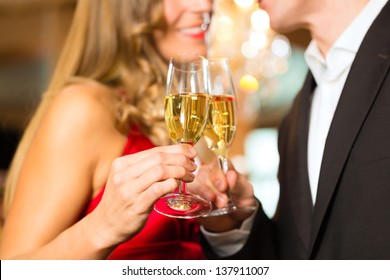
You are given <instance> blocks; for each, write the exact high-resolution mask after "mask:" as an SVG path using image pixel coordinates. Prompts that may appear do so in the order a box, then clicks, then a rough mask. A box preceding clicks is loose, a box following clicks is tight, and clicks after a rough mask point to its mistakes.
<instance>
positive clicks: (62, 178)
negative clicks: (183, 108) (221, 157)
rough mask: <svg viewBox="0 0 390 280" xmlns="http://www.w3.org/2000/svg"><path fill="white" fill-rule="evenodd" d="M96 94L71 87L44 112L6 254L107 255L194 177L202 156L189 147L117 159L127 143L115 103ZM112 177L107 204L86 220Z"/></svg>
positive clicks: (5, 241) (9, 226) (6, 236)
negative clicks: (99, 189)
mask: <svg viewBox="0 0 390 280" xmlns="http://www.w3.org/2000/svg"><path fill="white" fill-rule="evenodd" d="M96 91H99V90H97V89H96V88H94V86H84V85H75V86H70V87H69V88H67V89H65V90H64V92H62V93H61V94H60V95H59V96H57V97H56V98H55V100H54V101H53V104H52V106H51V107H50V108H49V109H48V112H47V113H46V115H45V116H44V118H43V120H42V122H41V125H40V126H39V128H38V130H37V132H36V134H35V136H34V138H33V141H32V143H31V146H30V148H29V150H28V152H27V154H26V158H25V160H24V163H23V167H22V170H21V173H20V176H19V178H18V183H17V186H16V193H15V198H14V201H13V205H12V207H11V209H10V211H9V215H8V216H7V218H6V223H5V226H4V230H3V236H2V240H1V242H2V245H1V258H2V259H6V258H23V259H29V258H36V259H101V258H106V257H107V256H108V255H109V254H110V252H111V251H112V250H113V249H114V248H115V247H116V246H117V245H118V244H119V243H121V242H123V241H125V240H127V239H129V238H131V237H133V236H134V235H135V234H136V233H137V232H139V231H140V230H141V229H142V227H143V225H144V223H145V222H146V219H147V217H148V215H149V213H150V211H151V210H152V208H153V203H154V201H155V200H156V199H158V198H159V197H160V196H161V195H164V194H165V193H168V192H170V191H173V190H174V189H175V188H176V187H177V181H176V180H175V179H171V178H176V179H183V180H186V181H191V180H193V175H192V173H191V172H193V171H194V170H195V166H194V164H193V161H192V159H193V157H194V156H195V154H196V153H195V152H194V151H193V150H192V149H189V148H186V147H181V146H169V147H165V148H155V149H151V150H148V151H145V152H141V153H138V154H135V155H131V156H125V157H121V158H118V159H116V160H114V161H113V163H112V164H111V162H112V160H111V159H113V158H114V157H113V156H112V155H113V154H115V153H116V150H117V153H119V154H120V152H121V150H122V149H123V145H124V141H123V139H122V138H121V137H119V136H118V133H117V132H115V129H114V125H113V123H114V120H113V115H112V110H107V108H109V109H110V107H109V106H111V103H110V102H106V100H105V98H104V97H102V96H104V95H102V94H100V93H97V92H96ZM107 106H108V107H107ZM120 139H122V141H121V140H120ZM113 143H119V144H113ZM109 159H110V160H109ZM107 178H108V181H107V186H106V190H105V194H104V196H103V198H102V201H101V203H100V204H99V205H98V207H97V208H96V209H95V211H93V212H92V213H91V214H89V215H88V216H86V217H85V218H83V219H82V220H79V219H80V217H81V216H82V214H83V211H84V210H85V207H86V205H87V203H88V202H89V200H90V199H91V197H92V196H93V193H94V191H95V189H96V188H97V187H98V186H103V185H104V183H105V180H107Z"/></svg>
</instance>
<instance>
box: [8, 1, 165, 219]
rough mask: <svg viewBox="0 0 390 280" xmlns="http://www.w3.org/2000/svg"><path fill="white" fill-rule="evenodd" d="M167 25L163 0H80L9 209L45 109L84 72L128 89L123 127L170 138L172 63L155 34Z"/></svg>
mask: <svg viewBox="0 0 390 280" xmlns="http://www.w3.org/2000/svg"><path fill="white" fill-rule="evenodd" d="M164 28H165V20H164V16H163V10H162V0H142V1H136V0H78V3H77V7H76V10H75V13H74V18H73V21H72V25H71V27H70V30H69V34H68V37H67V40H66V42H65V45H64V48H63V50H62V53H61V55H60V57H59V60H58V64H57V66H56V69H55V71H54V74H53V77H52V80H51V82H50V84H49V86H48V89H47V91H46V92H45V93H44V94H43V96H42V100H41V102H40V104H39V106H38V108H37V110H36V112H35V114H34V116H33V118H32V119H31V121H30V123H29V125H28V126H27V128H26V130H25V132H24V135H23V137H22V139H21V141H20V143H19V146H18V149H17V151H16V153H15V156H14V158H13V161H12V164H11V167H10V169H9V172H8V175H7V179H6V185H5V188H6V189H5V194H4V210H5V212H4V213H5V215H6V214H7V212H8V209H9V207H10V204H11V202H12V200H13V196H14V192H15V185H16V181H17V178H18V176H19V173H20V169H21V166H22V162H23V160H24V157H25V153H26V150H27V149H28V147H29V145H30V142H31V139H32V138H33V136H34V133H35V131H36V129H37V127H38V125H39V123H40V120H41V118H42V116H43V114H44V113H45V111H46V109H47V108H48V106H49V105H50V103H51V101H52V99H53V96H55V95H56V94H57V93H58V92H60V90H61V89H62V88H63V87H64V86H66V85H67V84H70V83H72V82H75V81H78V80H80V78H82V79H92V80H95V81H97V82H100V83H103V84H105V85H108V86H111V87H115V88H118V89H119V88H120V89H122V90H120V91H119V92H121V94H120V95H118V106H117V126H118V129H120V130H121V131H122V132H123V133H126V132H127V131H128V129H129V127H130V126H131V125H132V124H135V125H137V126H138V127H139V128H140V130H141V131H142V132H143V133H144V134H145V135H147V136H148V137H149V138H150V139H151V140H152V141H153V142H154V143H156V144H157V143H158V144H166V143H168V137H167V133H166V130H165V126H164V122H163V103H162V102H163V95H164V90H163V88H164V81H165V75H166V74H165V73H166V67H167V66H166V63H165V62H164V59H163V58H162V57H161V56H160V55H159V53H158V51H157V49H156V47H155V42H154V41H153V34H152V33H153V31H154V30H156V29H164Z"/></svg>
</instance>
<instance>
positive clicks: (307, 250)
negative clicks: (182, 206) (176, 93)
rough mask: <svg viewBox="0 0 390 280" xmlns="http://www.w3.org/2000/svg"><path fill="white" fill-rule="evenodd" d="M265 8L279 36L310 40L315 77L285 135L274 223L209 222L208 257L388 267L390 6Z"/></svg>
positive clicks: (302, 2) (359, 1) (247, 193)
mask: <svg viewBox="0 0 390 280" xmlns="http://www.w3.org/2000/svg"><path fill="white" fill-rule="evenodd" d="M258 2H259V5H260V7H261V8H263V9H264V10H265V11H266V12H267V13H268V14H269V16H270V21H271V27H272V28H273V29H275V30H277V31H291V30H293V29H296V28H306V29H308V30H309V31H310V33H311V36H312V42H311V43H310V45H309V47H308V49H307V51H306V53H305V58H306V61H307V63H308V65H309V69H310V71H309V73H308V75H307V78H306V81H305V83H304V85H303V88H302V90H301V92H300V93H299V94H298V96H297V97H296V100H295V101H294V104H293V106H292V108H291V111H290V112H289V114H288V115H287V116H286V118H285V119H284V121H283V122H282V124H281V126H280V131H279V153H280V166H279V172H278V178H279V181H280V199H279V204H278V209H277V212H276V215H275V217H274V218H273V219H272V221H270V220H268V219H267V217H266V216H265V214H264V212H263V211H262V209H261V207H259V209H258V211H257V213H256V214H255V216H254V217H250V218H249V219H247V220H246V221H245V222H244V223H241V222H242V220H243V219H244V218H247V217H246V216H244V217H238V218H237V216H233V215H231V216H227V217H219V218H213V219H214V220H211V218H210V221H207V220H206V221H205V222H204V230H203V232H204V234H205V240H204V245H205V246H204V247H205V251H206V252H207V255H208V257H209V258H219V257H226V258H232V259H256V258H268V259H277V258H281V259H390V4H389V3H388V1H387V0H370V1H369V0H263V1H262V0H259V1H258ZM214 176H215V175H214ZM238 179H239V183H236V180H237V174H236V173H235V172H233V171H231V172H230V174H228V177H227V181H228V182H229V185H231V186H232V193H233V194H235V199H236V203H237V204H240V205H248V204H253V203H254V201H255V199H254V197H253V195H252V192H251V186H250V184H249V183H247V182H246V183H245V182H243V178H241V177H240V176H239V177H238ZM217 180H219V183H221V177H219V178H218V179H214V181H213V182H214V183H215V184H216V182H217ZM224 183H225V185H223V184H222V186H221V187H220V188H219V190H220V191H221V190H223V189H224V187H226V182H224ZM224 199H225V197H224V196H223V195H222V193H219V194H218V195H217V200H216V201H217V202H218V201H221V200H224ZM259 199H260V200H261V198H259ZM217 205H221V203H220V202H218V203H217ZM215 219H219V220H218V221H219V222H217V221H216V220H215ZM232 229H233V230H232ZM229 230H230V231H229ZM249 231H250V233H249Z"/></svg>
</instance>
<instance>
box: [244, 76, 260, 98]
mask: <svg viewBox="0 0 390 280" xmlns="http://www.w3.org/2000/svg"><path fill="white" fill-rule="evenodd" d="M258 88H259V82H258V81H257V79H256V78H255V77H253V76H252V75H244V76H242V77H241V79H240V89H241V91H242V92H244V93H246V94H251V93H254V92H256V91H257V89H258Z"/></svg>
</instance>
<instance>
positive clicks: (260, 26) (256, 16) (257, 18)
mask: <svg viewBox="0 0 390 280" xmlns="http://www.w3.org/2000/svg"><path fill="white" fill-rule="evenodd" d="M269 24H270V23H269V16H268V14H267V12H266V11H264V10H256V11H254V12H253V13H252V15H251V25H252V28H253V29H254V30H257V31H262V32H267V30H269V28H270V25H269Z"/></svg>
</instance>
